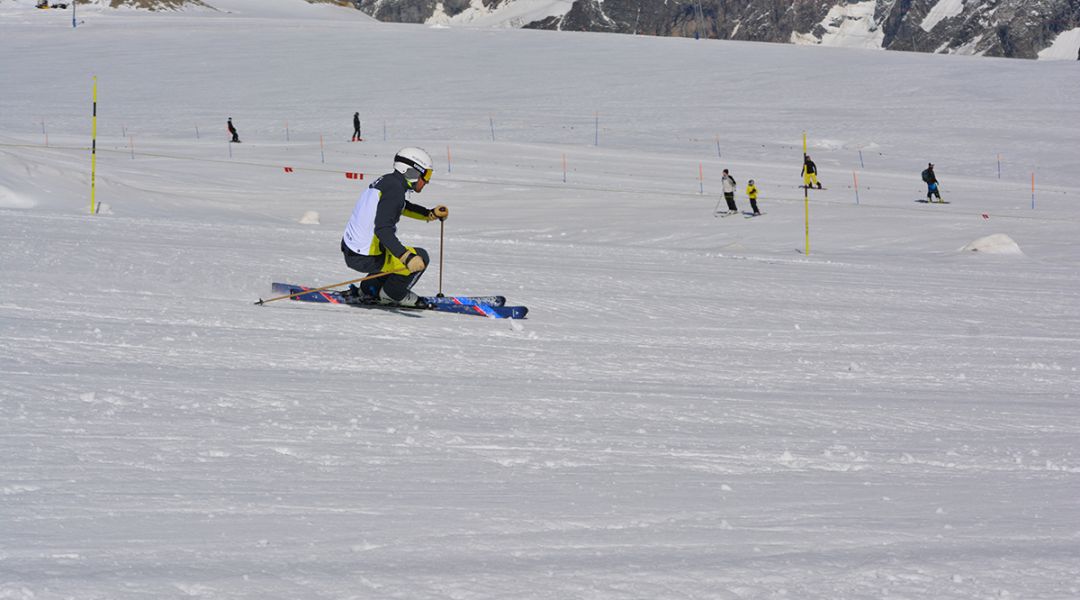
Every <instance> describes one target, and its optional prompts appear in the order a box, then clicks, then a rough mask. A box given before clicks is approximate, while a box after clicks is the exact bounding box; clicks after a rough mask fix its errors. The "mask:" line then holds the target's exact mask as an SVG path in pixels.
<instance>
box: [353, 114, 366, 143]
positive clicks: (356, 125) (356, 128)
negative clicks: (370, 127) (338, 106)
mask: <svg viewBox="0 0 1080 600" xmlns="http://www.w3.org/2000/svg"><path fill="white" fill-rule="evenodd" d="M352 128H353V133H352V141H354V142H362V141H364V138H362V137H360V113H358V112H356V113H353V116H352Z"/></svg>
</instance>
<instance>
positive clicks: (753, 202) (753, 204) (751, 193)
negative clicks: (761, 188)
mask: <svg viewBox="0 0 1080 600" xmlns="http://www.w3.org/2000/svg"><path fill="white" fill-rule="evenodd" d="M757 193H758V192H757V186H755V185H754V180H753V179H751V180H750V181H749V182H747V184H746V195H747V197H749V198H750V208H751V209H753V211H754V216H755V217H758V216H761V211H760V210H758V207H757Z"/></svg>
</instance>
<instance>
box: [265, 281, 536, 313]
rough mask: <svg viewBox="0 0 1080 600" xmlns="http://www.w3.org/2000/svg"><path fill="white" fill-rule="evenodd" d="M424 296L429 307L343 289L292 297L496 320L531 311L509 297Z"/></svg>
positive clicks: (283, 289) (291, 289) (284, 289)
mask: <svg viewBox="0 0 1080 600" xmlns="http://www.w3.org/2000/svg"><path fill="white" fill-rule="evenodd" d="M272 287H273V292H274V293H275V294H283V295H287V294H297V293H298V292H303V291H304V290H306V289H310V288H308V287H306V286H300V285H293V284H289V283H277V282H275V283H274V284H273V286H272ZM422 299H423V300H424V302H425V303H426V306H423V307H407V306H394V305H387V304H379V303H377V302H375V301H374V300H372V299H371V298H366V297H365V298H360V299H356V298H351V297H346V296H345V295H343V294H342V293H341V292H338V291H335V290H322V291H318V292H310V293H307V294H298V295H297V296H295V297H293V298H292V300H298V301H301V302H322V303H329V304H347V305H349V306H359V307H364V308H384V309H400V310H430V311H435V312H450V313H459V314H466V315H478V316H484V317H491V318H494V319H523V318H525V315H526V314H528V312H529V309H528V308H526V307H524V306H505V305H504V304H505V302H506V298H505V297H503V296H443V297H437V296H423V297H422ZM489 301H490V302H489Z"/></svg>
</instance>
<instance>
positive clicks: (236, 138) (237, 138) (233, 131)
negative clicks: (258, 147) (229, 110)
mask: <svg viewBox="0 0 1080 600" xmlns="http://www.w3.org/2000/svg"><path fill="white" fill-rule="evenodd" d="M228 126H229V133H231V134H232V139H231V140H229V141H230V142H235V143H237V144H239V143H240V134H238V133H237V132H236V128H235V127H233V124H232V117H229V122H228Z"/></svg>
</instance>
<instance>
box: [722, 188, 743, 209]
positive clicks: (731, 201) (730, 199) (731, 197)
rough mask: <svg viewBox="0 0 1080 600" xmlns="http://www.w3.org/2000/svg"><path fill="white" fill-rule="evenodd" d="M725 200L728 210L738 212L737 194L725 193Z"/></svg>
mask: <svg viewBox="0 0 1080 600" xmlns="http://www.w3.org/2000/svg"><path fill="white" fill-rule="evenodd" d="M724 200H726V201H727V209H728V210H730V211H731V212H738V211H739V207H737V206H735V192H724Z"/></svg>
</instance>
